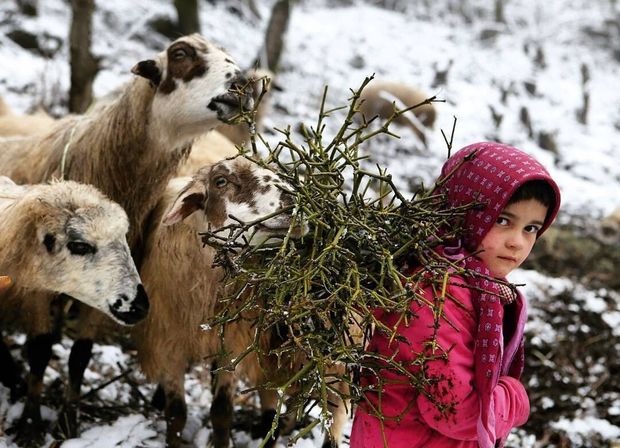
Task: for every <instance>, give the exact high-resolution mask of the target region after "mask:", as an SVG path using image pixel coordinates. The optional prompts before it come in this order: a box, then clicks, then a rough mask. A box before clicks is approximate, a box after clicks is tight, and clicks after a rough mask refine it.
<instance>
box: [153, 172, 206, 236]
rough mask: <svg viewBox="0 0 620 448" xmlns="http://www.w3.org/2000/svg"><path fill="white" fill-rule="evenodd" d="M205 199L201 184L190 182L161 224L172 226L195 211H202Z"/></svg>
mask: <svg viewBox="0 0 620 448" xmlns="http://www.w3.org/2000/svg"><path fill="white" fill-rule="evenodd" d="M206 199H207V198H206V194H205V191H204V187H203V186H202V185H201V182H196V181H192V182H190V183H189V184H188V185H187V186H186V187H185V188H184V189H183V190H182V191H181V193H179V195H178V196H177V198H176V199H175V200H174V202H173V203H172V207H170V209H168V211H167V212H166V214H165V215H164V217H163V219H162V220H161V222H162V224H163V225H165V226H171V225H172V224H176V223H177V222H180V221H183V220H184V219H185V218H187V217H188V216H189V215H191V214H192V213H194V212H195V211H198V210H202V209H203V208H204V204H205V200H206Z"/></svg>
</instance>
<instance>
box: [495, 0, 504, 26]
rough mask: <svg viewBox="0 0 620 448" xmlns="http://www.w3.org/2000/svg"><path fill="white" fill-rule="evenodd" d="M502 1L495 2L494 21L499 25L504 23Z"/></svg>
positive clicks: (496, 0)
mask: <svg viewBox="0 0 620 448" xmlns="http://www.w3.org/2000/svg"><path fill="white" fill-rule="evenodd" d="M504 1H505V0H495V21H496V22H500V23H505V22H506V17H505V16H504Z"/></svg>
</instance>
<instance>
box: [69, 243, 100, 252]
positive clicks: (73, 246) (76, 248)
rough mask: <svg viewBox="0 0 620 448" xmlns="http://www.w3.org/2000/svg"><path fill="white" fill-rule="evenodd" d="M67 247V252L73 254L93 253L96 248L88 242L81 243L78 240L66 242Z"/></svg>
mask: <svg viewBox="0 0 620 448" xmlns="http://www.w3.org/2000/svg"><path fill="white" fill-rule="evenodd" d="M67 249H69V252H71V253H72V254H73V255H87V254H94V253H95V252H97V249H95V246H92V245H90V244H88V243H83V242H80V241H70V242H68V243H67Z"/></svg>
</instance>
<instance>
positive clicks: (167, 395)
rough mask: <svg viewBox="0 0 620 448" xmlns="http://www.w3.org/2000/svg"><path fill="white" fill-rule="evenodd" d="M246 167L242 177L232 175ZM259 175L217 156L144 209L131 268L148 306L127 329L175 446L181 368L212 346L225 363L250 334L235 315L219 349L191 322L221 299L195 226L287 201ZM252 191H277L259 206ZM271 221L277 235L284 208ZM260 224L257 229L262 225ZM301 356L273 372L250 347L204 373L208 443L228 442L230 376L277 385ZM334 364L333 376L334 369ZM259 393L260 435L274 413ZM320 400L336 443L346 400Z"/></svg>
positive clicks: (210, 354) (209, 355)
mask: <svg viewBox="0 0 620 448" xmlns="http://www.w3.org/2000/svg"><path fill="white" fill-rule="evenodd" d="M250 168H251V169H250ZM248 169H250V170H249V172H248V174H244V175H241V174H240V173H243V172H245V171H246V170H248ZM259 173H262V174H259ZM261 179H262V181H261ZM188 181H189V182H188ZM261 182H267V183H268V184H269V183H274V185H277V181H276V179H275V176H274V175H273V174H272V173H270V172H269V171H267V170H263V169H258V168H256V166H252V165H249V162H247V161H246V160H245V159H241V158H236V159H233V160H224V161H221V162H218V163H216V164H215V165H212V166H211V167H205V168H202V169H200V170H199V171H198V173H197V174H196V175H195V176H194V177H193V179H192V180H189V179H188V178H177V179H174V180H172V181H171V182H170V183H169V185H168V189H167V191H166V193H165V195H164V196H163V197H162V199H161V201H160V203H159V205H158V207H157V209H156V212H155V214H154V217H155V219H154V221H153V222H154V223H155V224H154V225H155V227H154V229H152V231H150V232H148V234H149V239H148V240H147V244H146V252H145V254H146V257H145V260H144V264H143V266H142V269H141V271H140V273H141V276H142V278H143V280H144V282H145V285H146V288H147V289H148V291H149V294H150V297H151V312H150V313H149V316H148V317H147V318H146V319H145V320H144V321H143V322H141V323H140V324H138V325H137V326H136V327H134V328H133V330H132V336H133V339H134V342H135V343H136V347H137V349H138V359H139V362H140V365H141V366H142V370H143V371H144V373H145V375H146V377H147V379H149V380H150V381H153V382H156V383H158V384H159V386H160V387H159V389H158V394H156V395H159V394H161V395H163V402H164V413H165V417H166V422H167V433H166V441H167V446H169V447H176V446H179V444H180V443H181V437H180V434H181V432H182V430H183V427H184V425H185V421H186V405H185V399H184V396H185V395H184V390H183V386H184V382H183V378H184V374H185V371H186V369H187V367H188V366H189V365H190V364H192V363H194V362H197V361H199V360H201V359H205V358H206V359H213V358H215V357H216V355H217V354H218V353H220V352H222V351H224V352H225V353H226V356H225V357H223V358H217V363H218V364H219V365H224V366H225V365H227V364H228V363H229V362H230V360H231V359H233V358H237V357H238V356H239V355H240V354H241V353H242V352H243V351H244V349H245V348H246V347H248V346H249V345H251V343H252V342H253V341H254V338H255V328H254V321H255V319H256V318H257V316H255V315H252V313H250V312H244V314H243V318H242V319H241V320H239V321H237V322H234V323H230V324H228V325H227V326H226V327H225V329H224V337H223V344H224V346H223V347H221V342H220V340H219V337H218V332H217V331H216V330H215V329H212V330H211V329H210V330H201V329H200V325H201V324H203V323H204V322H206V321H208V320H209V318H212V317H213V316H214V315H215V314H216V312H217V311H221V307H222V304H221V303H220V302H218V299H219V298H220V297H221V294H223V293H222V291H221V285H220V283H219V282H220V281H221V279H222V276H223V271H222V270H221V268H212V267H211V266H212V264H213V257H214V250H213V249H212V248H209V247H205V248H203V247H202V244H201V241H200V237H199V236H198V233H199V232H203V231H205V230H207V229H208V228H209V226H210V227H211V228H212V230H213V229H218V228H220V227H221V226H223V225H226V224H228V223H230V222H231V218H228V219H227V220H226V216H227V215H233V216H235V217H236V218H238V219H241V220H243V221H245V222H249V221H252V220H253V219H255V217H256V216H259V215H264V214H268V213H269V212H270V211H271V210H272V209H273V207H274V206H278V205H280V206H282V205H287V204H288V202H289V201H290V198H289V197H287V196H286V195H282V194H281V192H280V191H278V190H276V189H275V188H274V186H272V187H271V188H270V189H267V188H266V187H259V185H260V184H261ZM233 188H234V189H233ZM231 190H232V191H235V194H236V195H237V196H238V197H239V199H238V201H237V202H234V201H233V202H231V203H230V204H229V205H230V207H229V206H226V207H225V210H226V211H225V212H223V211H222V209H223V208H224V203H223V202H222V201H221V198H222V197H225V198H227V197H229V195H230V194H231V193H230V191H231ZM257 191H260V192H261V195H274V194H275V195H280V196H279V198H278V197H276V199H274V200H272V201H271V203H272V204H269V207H267V208H261V207H264V206H265V205H266V203H267V202H268V201H264V200H260V201H259V200H255V196H256V195H257V194H258V193H257ZM247 201H251V202H252V201H253V202H255V203H256V204H257V205H258V206H259V210H256V211H252V210H251V209H248V207H247V206H246V204H245V203H246V202H247ZM261 204H262V206H261ZM247 213H251V214H247ZM281 219H282V222H281V224H279V225H276V224H275V223H273V224H272V225H271V227H272V229H273V230H275V231H277V232H279V233H281V232H283V231H285V230H286V229H287V228H288V226H289V222H288V219H290V218H288V216H287V215H284V216H282V218H281ZM268 222H269V221H267V222H266V223H265V224H267V223H268ZM262 229H263V230H266V229H265V227H262ZM304 232H305V229H304V227H303V225H302V226H301V227H299V226H297V227H294V232H293V234H292V236H301V234H303V233H304ZM263 238H264V235H260V232H259V234H257V235H256V236H255V238H254V239H253V240H252V241H251V243H252V242H257V241H261V240H262V239H263ZM162 273H170V275H162ZM248 293H251V292H248ZM218 307H219V308H218ZM279 343H281V340H279V339H278V336H277V335H276V334H272V333H269V332H266V333H265V334H262V335H260V341H259V344H260V347H261V351H262V352H263V353H269V351H270V349H272V348H275V347H276V345H277V344H279ZM304 361H305V359H302V358H301V357H298V359H294V360H290V362H289V363H288V365H289V367H290V368H289V369H283V368H282V366H280V365H277V364H276V360H275V359H272V358H271V357H269V356H267V357H263V356H260V357H259V356H258V355H257V354H256V353H251V354H249V355H248V356H247V357H246V358H244V360H243V361H242V362H241V363H240V365H239V366H238V367H237V371H236V372H235V373H232V372H229V371H227V370H224V369H222V370H217V371H216V372H215V373H214V393H213V395H214V400H213V403H212V406H211V422H212V426H213V435H212V439H211V443H212V444H213V445H214V446H216V447H220V446H228V444H229V439H230V431H231V424H232V411H233V407H232V397H233V394H234V390H235V383H234V381H235V378H236V376H241V377H244V378H245V379H246V380H247V381H248V383H249V384H251V385H254V386H259V385H262V384H266V383H267V382H276V383H280V384H281V383H284V382H286V380H287V379H288V375H290V374H291V372H293V371H295V370H296V369H297V368H301V366H302V365H303V363H304ZM335 369H336V370H339V373H342V372H341V370H342V368H335ZM337 387H340V388H341V389H342V392H343V393H344V394H345V395H346V393H347V392H348V391H347V390H345V389H346V386H345V385H344V384H341V385H339V386H337ZM259 395H260V398H261V407H262V409H263V418H262V427H261V426H259V431H260V432H261V435H265V434H267V432H268V430H269V428H270V427H271V422H272V420H273V417H274V416H275V415H276V411H275V409H276V405H277V403H278V398H279V397H278V395H277V393H276V392H275V391H273V390H260V392H259ZM161 398H162V397H161V396H160V397H158V399H161ZM158 401H159V400H158ZM330 403H331V408H332V413H333V416H334V422H333V424H332V426H331V428H330V434H329V435H327V436H326V446H330V445H331V441H332V439H333V441H334V443H335V445H336V446H337V445H338V442H339V441H340V439H341V436H342V431H343V427H344V423H345V422H346V418H347V415H346V409H347V408H348V405H347V403H345V402H343V401H342V399H341V398H340V396H337V395H336V394H333V393H331V392H330ZM272 443H274V441H272ZM327 444H330V445H327ZM268 446H270V445H268Z"/></svg>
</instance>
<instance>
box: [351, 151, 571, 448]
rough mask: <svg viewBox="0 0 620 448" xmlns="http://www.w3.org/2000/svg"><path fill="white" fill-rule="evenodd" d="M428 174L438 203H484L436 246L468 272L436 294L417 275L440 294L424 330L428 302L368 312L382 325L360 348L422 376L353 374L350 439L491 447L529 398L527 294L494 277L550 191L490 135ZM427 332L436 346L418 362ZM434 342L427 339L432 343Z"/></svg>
mask: <svg viewBox="0 0 620 448" xmlns="http://www.w3.org/2000/svg"><path fill="white" fill-rule="evenodd" d="M440 180H442V181H443V182H439V185H441V186H440V187H439V188H440V191H442V192H445V193H446V196H447V199H448V204H449V206H451V207H457V206H461V205H465V204H469V203H472V202H476V203H482V204H484V206H483V208H482V209H481V208H480V207H477V208H474V209H470V210H468V211H467V212H466V214H465V217H464V222H463V229H464V230H463V234H462V238H461V240H460V241H457V242H455V244H454V247H447V246H446V247H441V248H439V249H438V251H439V252H440V253H441V254H442V255H443V256H444V257H446V258H448V259H450V260H452V261H454V262H457V263H458V264H459V266H460V267H463V268H465V269H467V270H469V271H471V272H477V273H478V274H481V275H479V276H471V275H467V276H459V275H457V274H456V273H454V274H453V275H451V276H450V277H449V281H448V287H447V290H446V293H445V295H444V296H443V297H440V296H441V291H437V288H434V287H432V286H430V285H427V286H426V287H425V288H424V289H423V290H422V291H420V293H421V294H422V295H423V296H424V297H425V298H426V299H427V300H428V301H429V302H430V303H435V304H438V303H439V302H438V300H444V303H443V308H442V314H441V318H440V320H439V326H438V328H437V329H435V326H436V325H435V316H434V312H433V307H430V306H427V305H424V304H423V303H422V302H423V301H419V300H414V301H412V304H411V311H412V316H414V318H412V319H410V320H409V322H406V323H405V322H402V320H401V316H400V315H396V314H394V313H388V312H379V314H378V316H379V319H380V320H381V322H383V323H384V324H385V325H386V326H387V327H388V328H393V329H394V330H395V331H396V334H397V335H398V336H399V337H398V338H394V337H393V336H394V335H393V334H387V333H385V332H382V331H375V334H374V335H373V337H372V338H371V340H370V343H369V345H368V348H367V351H369V352H373V353H377V354H379V355H382V356H385V357H394V358H393V359H394V360H395V361H396V362H398V363H399V364H400V365H402V366H403V367H405V368H406V369H408V371H409V372H410V373H412V374H419V373H420V369H421V368H423V369H424V373H425V377H426V378H433V379H435V380H436V381H432V382H430V385H429V386H427V387H426V388H425V392H426V393H420V392H419V391H418V389H416V388H414V387H413V386H411V384H410V382H409V379H408V378H407V377H406V376H405V375H403V374H400V373H398V372H395V371H394V369H390V368H388V367H387V366H383V367H384V368H382V369H381V368H380V369H379V370H378V372H379V373H378V374H376V375H375V374H372V375H371V374H369V373H368V372H366V373H365V374H364V375H363V377H362V386H363V387H365V397H364V400H363V401H362V402H361V403H360V404H359V406H358V408H357V410H356V413H355V419H354V422H353V429H352V431H351V447H352V448H358V447H360V448H382V447H389V448H405V447H407V448H411V447H425V448H435V447H450V448H453V447H462V448H475V447H481V448H493V447H494V446H502V445H503V442H504V441H505V439H506V437H507V436H508V434H509V432H510V430H511V429H512V428H513V427H515V426H519V425H522V424H524V423H525V422H526V421H527V418H528V415H529V400H528V397H527V394H526V392H525V389H524V387H523V385H522V384H521V382H520V381H519V378H520V376H521V372H522V370H523V364H524V358H523V329H524V325H525V320H526V303H525V300H524V299H523V297H522V296H521V294H520V293H518V292H515V291H516V290H513V289H511V288H509V287H508V286H506V285H505V284H503V283H500V282H495V281H493V280H492V279H493V278H497V279H499V280H502V281H504V282H505V277H506V275H507V274H509V273H510V272H511V271H512V270H514V269H516V268H518V267H519V266H520V265H521V263H522V262H523V261H524V260H525V259H526V258H527V256H528V255H529V253H530V251H531V250H532V247H533V246H534V243H535V242H536V239H537V238H538V237H539V236H540V235H541V234H542V233H543V232H544V231H545V230H546V229H547V228H548V227H549V225H550V224H551V223H552V222H553V220H554V219H555V217H556V215H557V212H558V209H559V206H560V191H559V189H558V187H557V185H556V183H555V182H554V181H553V179H551V177H550V176H549V173H548V172H547V171H546V170H545V169H544V167H543V166H542V165H541V164H540V163H538V162H537V161H536V160H535V159H533V158H532V157H530V156H529V155H527V154H525V153H523V152H521V151H519V150H518V149H515V148H512V147H510V146H507V145H503V144H500V143H492V142H485V143H476V144H473V145H470V146H467V147H465V148H463V149H461V150H460V151H458V152H457V153H456V154H454V155H453V156H452V157H450V158H449V159H448V160H447V161H446V163H445V164H444V166H443V168H442V172H441V177H440ZM433 338H435V340H436V341H437V343H438V346H439V349H437V348H435V350H434V351H432V353H430V354H433V355H438V354H439V355H443V356H435V357H434V358H433V359H432V360H427V361H426V362H425V363H423V365H422V367H421V366H420V363H419V355H420V354H424V355H428V354H429V350H430V349H429V344H428V342H429V341H431V340H432V339H433ZM435 347H437V346H435Z"/></svg>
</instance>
